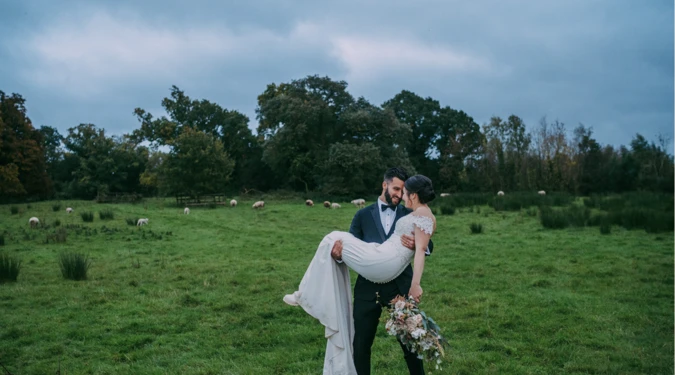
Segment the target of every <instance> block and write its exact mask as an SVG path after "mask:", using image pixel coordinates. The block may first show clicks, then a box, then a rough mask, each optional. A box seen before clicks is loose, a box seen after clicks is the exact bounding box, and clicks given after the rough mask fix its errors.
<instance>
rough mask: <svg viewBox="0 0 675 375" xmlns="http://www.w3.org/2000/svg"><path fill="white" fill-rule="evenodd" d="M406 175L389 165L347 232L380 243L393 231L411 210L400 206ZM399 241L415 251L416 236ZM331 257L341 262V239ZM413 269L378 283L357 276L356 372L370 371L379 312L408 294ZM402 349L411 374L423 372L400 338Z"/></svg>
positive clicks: (418, 361)
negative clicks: (374, 194) (373, 196)
mask: <svg viewBox="0 0 675 375" xmlns="http://www.w3.org/2000/svg"><path fill="white" fill-rule="evenodd" d="M407 179H408V174H407V173H406V171H405V170H404V169H403V168H390V169H388V170H387V171H386V172H385V174H384V181H383V182H382V194H381V195H380V197H379V198H378V200H377V202H376V203H375V204H373V205H370V206H368V207H366V208H363V209H361V210H359V211H358V212H357V213H356V215H354V219H353V220H352V225H351V227H350V228H349V232H350V233H351V234H353V235H354V236H355V237H356V238H359V239H361V240H363V241H365V242H377V243H380V244H381V243H383V242H384V241H386V240H387V238H389V237H390V236H391V235H392V234H393V233H394V227H395V226H396V222H397V221H398V219H400V218H402V217H403V216H405V215H407V214H409V213H410V212H411V211H410V210H409V209H407V208H405V207H402V206H399V203H400V202H401V198H402V196H403V185H404V182H405V180H407ZM401 243H402V244H403V245H404V246H405V247H407V248H409V249H411V251H415V239H414V238H413V237H412V236H405V235H404V236H402V237H401ZM432 250H433V243H432V242H431V241H429V248H428V249H427V255H430V254H431V251H432ZM331 255H332V256H333V259H335V260H336V261H338V262H341V260H342V259H341V258H342V243H341V242H339V241H338V242H336V244H335V246H334V247H333V249H332V251H331ZM412 277H413V270H412V267H411V266H410V265H408V267H406V268H405V270H404V271H403V273H401V275H400V276H399V277H397V278H396V279H394V280H392V281H390V282H388V283H385V284H377V283H373V282H371V281H368V280H366V279H365V278H363V277H362V276H361V275H359V277H358V278H357V279H356V285H355V286H354V343H353V344H354V365H355V367H356V371H357V373H358V375H369V374H370V352H371V347H372V346H373V340H374V339H375V333H376V332H377V325H378V323H379V320H380V315H381V314H382V308H386V307H388V305H389V301H391V300H392V299H393V298H394V297H396V295H398V294H400V295H402V296H403V295H407V294H408V291H409V290H410V284H411V283H412ZM399 344H400V345H401V349H403V357H404V358H405V361H406V364H407V365H408V370H409V371H410V374H411V375H422V374H424V366H423V363H422V360H421V359H418V358H417V355H416V354H415V353H412V352H410V351H409V350H408V348H406V346H405V345H404V344H403V343H401V341H399Z"/></svg>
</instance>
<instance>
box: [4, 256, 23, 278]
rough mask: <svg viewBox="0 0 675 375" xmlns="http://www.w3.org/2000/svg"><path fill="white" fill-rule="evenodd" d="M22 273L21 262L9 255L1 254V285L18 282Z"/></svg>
mask: <svg viewBox="0 0 675 375" xmlns="http://www.w3.org/2000/svg"><path fill="white" fill-rule="evenodd" d="M19 271H21V260H20V259H18V258H15V257H13V256H10V255H8V254H5V253H2V254H0V284H2V283H5V282H9V281H16V279H17V278H18V277H19Z"/></svg>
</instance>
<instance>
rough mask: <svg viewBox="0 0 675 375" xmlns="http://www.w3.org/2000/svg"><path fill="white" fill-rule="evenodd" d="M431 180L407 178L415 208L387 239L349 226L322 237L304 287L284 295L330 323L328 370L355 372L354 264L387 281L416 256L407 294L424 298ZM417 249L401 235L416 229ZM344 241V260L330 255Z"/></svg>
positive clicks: (406, 194) (406, 192)
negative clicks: (376, 239) (366, 237)
mask: <svg viewBox="0 0 675 375" xmlns="http://www.w3.org/2000/svg"><path fill="white" fill-rule="evenodd" d="M435 196H436V195H435V193H434V191H433V187H432V184H431V180H430V179H429V178H427V177H425V176H422V175H416V176H413V177H410V178H409V179H407V180H406V181H405V185H404V189H403V200H404V201H405V206H406V207H407V208H409V209H411V210H412V212H411V213H410V214H408V215H406V216H404V217H402V218H401V219H399V220H398V221H397V222H396V227H395V229H394V233H393V234H392V235H391V237H389V238H388V239H387V240H386V241H385V242H384V243H382V244H377V243H367V242H364V241H362V240H360V239H358V238H356V237H354V236H353V235H352V234H351V233H349V232H339V231H335V232H331V233H330V234H328V235H327V236H325V237H324V238H323V240H322V241H321V243H320V244H319V247H318V249H317V251H316V253H315V255H314V258H313V259H312V261H311V263H310V264H309V267H308V268H307V271H306V272H305V275H304V276H303V278H302V281H301V282H300V287H299V288H298V290H297V291H296V292H294V293H293V294H287V295H286V296H284V298H283V300H284V302H286V303H287V304H289V305H293V306H301V307H302V308H303V309H304V310H305V311H306V312H307V313H308V314H309V315H311V316H313V317H314V318H316V319H318V320H319V321H320V322H321V324H323V325H324V326H325V337H326V338H327V340H328V343H327V346H326V355H325V358H324V367H323V373H324V374H333V375H337V374H340V375H342V374H345V375H351V374H356V370H355V368H354V361H353V359H352V340H353V337H354V322H353V320H352V296H351V284H350V278H349V270H348V269H347V267H345V265H346V266H348V267H349V268H351V269H352V270H354V271H355V272H356V273H358V274H359V275H361V276H362V277H364V278H366V279H368V280H370V281H372V282H375V283H386V282H389V281H391V280H393V279H395V278H396V277H398V276H399V275H400V274H401V273H402V272H403V270H404V269H405V268H406V267H407V266H408V265H409V264H410V262H411V261H413V257H414V261H413V263H414V266H413V279H412V284H411V287H410V290H409V292H408V295H410V296H412V297H413V298H415V300H417V301H419V299H420V297H421V296H422V287H421V284H420V283H421V279H422V273H423V271H424V258H425V252H426V249H427V245H428V244H429V239H430V238H431V235H432V234H433V233H434V232H435V230H436V218H435V217H434V215H433V214H432V213H431V209H429V206H428V205H427V203H429V202H430V201H432V200H433V199H434V198H435ZM413 233H414V237H415V249H416V250H415V251H414V252H413V251H410V249H408V248H406V247H405V246H403V244H402V243H401V235H405V234H413ZM338 240H340V241H342V261H343V263H342V264H340V263H337V262H335V261H334V260H333V258H332V257H331V254H330V253H331V249H332V248H333V244H334V243H335V242H336V241H338Z"/></svg>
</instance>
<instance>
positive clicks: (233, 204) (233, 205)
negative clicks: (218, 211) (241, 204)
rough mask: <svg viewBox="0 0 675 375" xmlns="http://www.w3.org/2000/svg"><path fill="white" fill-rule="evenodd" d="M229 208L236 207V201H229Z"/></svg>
mask: <svg viewBox="0 0 675 375" xmlns="http://www.w3.org/2000/svg"><path fill="white" fill-rule="evenodd" d="M230 207H237V201H236V200H234V199H232V200H231V201H230Z"/></svg>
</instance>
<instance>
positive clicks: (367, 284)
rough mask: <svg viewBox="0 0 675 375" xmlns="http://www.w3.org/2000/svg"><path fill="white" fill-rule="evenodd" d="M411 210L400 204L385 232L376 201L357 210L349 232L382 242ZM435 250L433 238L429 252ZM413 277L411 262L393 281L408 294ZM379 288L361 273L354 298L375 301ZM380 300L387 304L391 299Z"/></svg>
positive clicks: (370, 240) (359, 236) (403, 293)
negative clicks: (392, 221)
mask: <svg viewBox="0 0 675 375" xmlns="http://www.w3.org/2000/svg"><path fill="white" fill-rule="evenodd" d="M411 212H412V210H410V209H408V208H406V207H403V206H402V205H399V206H398V207H397V208H396V218H395V219H394V223H393V224H392V226H391V229H390V230H389V233H385V232H384V228H383V227H382V220H380V205H379V202H375V203H374V204H372V205H370V206H368V207H365V208H362V209H360V210H359V211H358V212H356V215H354V219H353V220H352V225H351V226H350V227H349V233H351V234H353V235H354V237H356V238H359V239H361V240H363V241H365V242H376V243H379V244H381V243H383V242H384V241H386V240H387V238H389V237H390V236H391V235H392V234H393V233H394V228H395V227H396V222H398V220H399V219H400V218H402V217H403V216H405V215H407V214H409V213H411ZM433 250H434V244H433V242H432V241H431V240H429V253H431V252H432V251H433ZM412 277H413V270H412V267H411V266H410V264H409V265H408V266H407V267H406V268H405V270H403V273H401V275H399V276H398V277H397V278H396V279H394V280H393V281H391V282H393V283H396V286H397V287H398V289H399V292H400V294H401V295H406V294H408V291H410V284H411V283H412ZM378 290H379V286H378V284H376V283H373V282H372V281H369V280H366V279H365V278H363V277H361V275H359V277H358V278H357V279H356V285H355V286H354V298H358V299H364V300H368V301H370V300H373V301H374V300H375V299H376V298H377V295H376V292H377V291H378ZM380 302H382V303H385V304H386V303H388V302H389V301H380Z"/></svg>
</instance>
